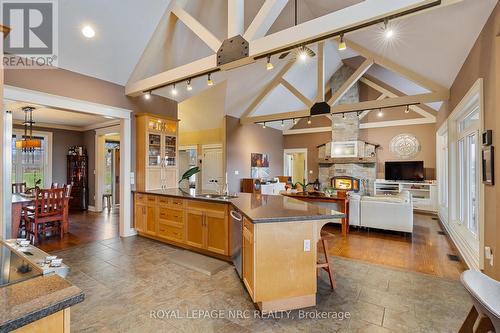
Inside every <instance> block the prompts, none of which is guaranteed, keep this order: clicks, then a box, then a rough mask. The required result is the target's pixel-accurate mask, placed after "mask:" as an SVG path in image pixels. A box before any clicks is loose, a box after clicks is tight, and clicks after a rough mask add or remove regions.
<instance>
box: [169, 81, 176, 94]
mask: <svg viewBox="0 0 500 333" xmlns="http://www.w3.org/2000/svg"><path fill="white" fill-rule="evenodd" d="M170 92H171V93H172V95H173V96H175V95H177V89H176V88H175V83H174V84H173V85H172V90H171V91H170Z"/></svg>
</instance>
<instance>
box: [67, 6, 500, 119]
mask: <svg viewBox="0 0 500 333" xmlns="http://www.w3.org/2000/svg"><path fill="white" fill-rule="evenodd" d="M183 2H185V3H186V5H185V7H184V8H185V10H186V11H187V12H188V13H189V14H190V15H192V16H193V17H194V18H195V19H197V20H198V21H199V22H200V23H201V24H203V25H204V26H205V27H206V28H207V29H209V30H210V31H211V32H212V33H213V34H214V35H215V36H216V37H217V38H219V39H220V40H223V39H225V36H226V31H227V23H226V22H227V0H183ZM359 2H362V0H339V1H331V0H299V1H298V3H299V5H298V13H299V23H300V22H305V21H309V20H311V19H314V18H317V17H320V16H322V15H325V14H328V13H331V12H333V11H336V10H339V9H342V8H344V7H347V6H351V5H354V4H356V3H359ZM263 3H264V0H245V28H246V27H248V26H249V25H250V22H251V21H252V19H253V17H254V16H255V15H256V13H257V12H258V11H259V9H260V7H261V6H262V4H263ZM496 3H497V0H481V1H477V0H463V1H460V2H457V3H456V4H453V5H449V6H445V7H442V8H438V9H435V10H429V11H426V12H423V13H419V14H416V15H412V16H408V17H405V18H403V19H400V20H398V21H395V22H394V24H395V26H396V28H397V34H398V35H397V38H396V39H395V42H393V43H390V44H387V43H384V42H383V41H382V39H381V37H380V36H381V33H380V27H370V28H367V29H364V30H360V31H357V32H353V33H350V34H349V36H348V38H349V39H351V40H353V41H355V42H356V43H358V44H360V45H362V46H364V47H365V48H367V49H368V50H370V51H372V52H375V53H378V54H380V55H383V56H384V57H386V58H388V59H390V60H392V61H394V62H396V63H397V64H399V65H402V66H405V67H407V68H409V69H411V70H413V71H415V72H417V73H419V74H421V75H423V76H425V77H427V78H428V79H431V80H434V81H435V82H437V83H439V84H441V85H443V86H445V87H450V86H451V84H452V82H453V81H454V79H455V77H456V75H457V73H458V71H459V70H460V67H461V66H462V64H463V62H464V61H465V58H466V56H467V54H468V53H469V51H470V49H471V47H472V45H473V43H474V41H475V40H476V38H477V36H478V35H479V32H480V31H481V29H482V27H483V26H484V24H485V22H486V20H487V18H488V16H489V15H490V13H491V11H492V9H493V8H494V6H495V4H496ZM170 5H171V1H170V0H147V1H135V0H107V1H105V2H102V1H100V0H86V1H78V0H65V1H62V2H61V6H60V29H61V33H60V34H59V35H60V38H61V42H60V66H61V67H63V68H65V69H69V70H72V71H76V72H79V73H83V74H86V75H90V76H94V77H98V78H101V79H104V80H108V81H112V82H115V83H118V84H122V85H123V84H125V83H126V82H127V81H128V80H129V78H131V80H135V79H142V78H144V77H147V76H150V75H154V74H157V73H159V72H161V71H164V70H166V69H170V68H174V67H176V66H179V65H183V64H186V63H189V62H191V61H193V60H197V59H200V58H202V57H205V56H207V55H210V54H211V52H212V51H211V50H210V49H209V48H208V47H207V46H206V44H204V43H203V42H202V41H201V40H200V39H199V38H198V37H197V36H196V35H195V34H194V33H193V32H192V31H190V30H189V29H188V28H187V27H186V26H185V25H184V24H183V23H182V22H181V21H180V20H169V19H168V17H167V16H166V15H164V13H165V11H166V10H167V9H168V7H169V6H170ZM162 22H163V24H164V25H162ZM85 23H90V24H92V25H93V26H94V27H95V29H96V32H97V34H96V38H94V39H92V40H86V39H84V38H83V37H82V36H81V34H80V28H81V26H82V25H83V24H85ZM292 25H293V1H289V3H288V4H287V5H286V6H285V8H284V9H283V11H282V12H281V14H280V15H279V16H278V18H277V20H276V21H275V23H274V24H273V25H272V26H271V28H270V30H269V32H268V34H271V33H273V32H277V31H280V30H283V29H286V28H288V27H290V26H292ZM165 27H167V28H168V29H165ZM155 30H157V32H156V33H155ZM158 30H160V32H161V33H158ZM154 36H156V37H154ZM155 38H156V39H157V40H156V41H155V40H154V39H155ZM154 43H160V44H161V46H162V47H161V52H158V53H154V54H149V55H148V54H147V53H148V48H150V47H151V44H154ZM143 52H144V54H145V55H147V56H148V57H149V58H147V60H148V61H147V66H144V65H142V66H138V67H141V68H136V64H138V63H139V62H140V61H139V60H140V59H141V55H143ZM357 55H358V54H357V53H356V52H352V51H350V50H347V51H343V52H339V51H337V50H336V45H335V44H334V43H333V42H327V43H326V50H325V58H326V75H325V78H326V79H327V78H329V77H330V76H331V75H332V74H333V73H334V72H335V70H336V69H338V67H339V66H340V65H341V63H342V60H345V59H348V58H351V57H353V56H357ZM315 62H316V59H315V58H313V59H312V60H311V61H310V63H308V64H306V65H299V64H296V65H294V67H293V68H292V69H291V70H290V71H289V72H288V73H287V74H286V79H287V80H288V81H289V82H290V83H292V84H293V85H294V86H295V87H296V88H297V89H298V90H299V91H300V92H301V93H302V94H303V95H305V96H306V97H308V98H313V97H314V96H315V95H316V70H315ZM273 63H274V65H275V69H274V70H273V71H266V70H265V59H264V60H261V61H257V62H256V63H254V64H251V65H248V66H245V67H241V68H237V69H234V70H231V71H225V72H218V73H216V74H214V75H213V79H214V81H215V82H216V83H221V82H223V81H224V82H225V87H226V91H225V95H226V96H225V106H224V110H221V112H222V113H223V114H229V115H233V116H237V117H239V116H240V115H241V114H242V113H243V112H244V110H245V109H246V108H247V107H248V106H249V105H250V103H251V102H252V100H253V99H254V98H255V97H256V96H257V95H258V94H259V92H260V91H261V90H262V89H263V87H265V85H266V84H268V83H269V82H270V81H271V80H272V79H273V77H274V75H275V74H276V73H277V72H278V71H279V70H280V68H281V67H283V66H284V64H285V62H284V61H279V60H277V59H273ZM134 68H135V70H134ZM367 74H369V75H371V76H373V77H375V78H377V79H379V80H380V81H383V82H385V83H387V84H389V85H391V86H393V87H395V88H396V89H397V90H399V91H401V92H403V93H405V94H415V93H419V92H421V91H423V90H424V89H423V88H422V87H420V86H418V85H416V84H415V83H412V82H410V81H408V80H407V79H405V78H403V77H402V76H400V75H398V74H397V73H393V72H390V71H387V70H385V69H383V68H382V67H380V66H372V67H371V69H370V70H369V71H368V73H367ZM219 88H220V87H219ZM208 89H209V88H208V87H207V85H206V79H204V78H203V79H202V78H200V79H196V80H193V90H192V91H190V92H188V91H186V90H185V87H184V85H183V84H181V85H179V87H178V91H179V94H178V95H177V96H175V99H176V100H178V101H179V102H182V101H184V100H187V99H189V98H190V97H193V96H195V95H198V94H200V93H202V92H203V96H204V97H205V98H211V97H210V91H209V90H208ZM212 89H213V91H214V93H217V94H220V91H218V90H217V89H215V88H212ZM219 90H220V89H219ZM154 93H155V94H159V95H163V96H166V97H169V98H174V97H173V96H172V95H171V93H170V89H169V88H164V89H159V90H156V91H155V92H154ZM439 105H440V104H439V103H433V104H430V106H432V107H433V108H435V109H438V108H439ZM303 107H304V105H303V103H302V102H301V101H300V100H298V99H297V98H296V97H295V96H293V95H291V93H290V92H289V91H288V90H286V89H284V88H283V87H282V86H278V87H277V88H276V89H275V91H273V92H272V93H270V94H269V96H267V97H266V98H265V100H264V101H263V102H262V103H261V105H260V106H259V107H258V109H257V110H256V111H255V114H258V115H261V114H268V113H276V112H282V111H283V112H284V111H288V110H295V109H300V108H303Z"/></svg>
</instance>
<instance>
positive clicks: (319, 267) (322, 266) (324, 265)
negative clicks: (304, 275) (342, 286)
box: [316, 237, 337, 289]
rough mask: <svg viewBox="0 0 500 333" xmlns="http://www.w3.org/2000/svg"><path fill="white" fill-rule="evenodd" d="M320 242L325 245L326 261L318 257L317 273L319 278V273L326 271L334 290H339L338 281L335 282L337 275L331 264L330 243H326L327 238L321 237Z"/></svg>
mask: <svg viewBox="0 0 500 333" xmlns="http://www.w3.org/2000/svg"><path fill="white" fill-rule="evenodd" d="M320 242H321V244H322V245H323V255H324V257H325V259H324V261H320V260H319V256H318V261H317V263H316V272H317V274H318V276H319V273H320V272H321V270H322V269H324V270H325V271H326V272H327V273H328V279H329V280H330V286H331V287H332V289H335V288H337V281H336V280H335V275H334V273H333V268H332V264H331V262H330V259H329V257H328V242H327V241H326V238H325V237H321V240H320Z"/></svg>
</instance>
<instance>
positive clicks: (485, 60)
mask: <svg viewBox="0 0 500 333" xmlns="http://www.w3.org/2000/svg"><path fill="white" fill-rule="evenodd" d="M479 78H483V80H484V81H483V83H484V107H485V109H484V125H485V129H491V130H493V144H494V145H496V147H497V149H498V148H499V147H500V135H499V133H500V116H497V115H498V113H500V93H499V91H500V90H499V89H500V4H497V6H496V7H495V9H494V10H493V13H492V14H491V16H490V18H489V19H488V21H487V23H486V25H485V26H484V28H483V30H482V32H481V34H480V35H479V37H478V39H477V40H476V43H475V44H474V46H473V48H472V50H471V52H470V53H469V55H468V57H467V59H466V60H465V62H464V64H463V66H462V68H461V70H460V72H459V73H458V75H457V77H456V79H455V81H454V83H453V85H452V87H451V89H450V100H449V103H447V105H445V106H444V107H443V109H442V111H441V112H439V113H438V124H437V126H438V127H439V126H440V125H441V124H442V123H443V121H444V120H445V119H446V118H447V117H448V116H449V114H450V113H451V112H452V111H453V110H454V108H455V107H456V106H457V104H458V103H459V102H460V100H461V99H462V98H463V97H464V95H465V94H466V93H467V91H468V90H469V89H470V88H471V87H472V85H473V84H474V82H476V80H477V79H479ZM495 160H496V161H497V162H496V163H495V164H496V165H495V174H496V175H500V162H499V161H500V159H499V158H498V154H497V158H495ZM498 182H499V180H498V177H497V181H496V183H497V184H498ZM499 198H500V186H498V185H495V186H485V230H484V235H485V246H490V247H491V248H492V250H493V254H494V257H495V261H494V266H490V265H489V263H485V269H484V271H485V273H486V274H488V275H490V276H491V277H494V278H496V279H497V280H500V253H499V251H500V216H499V214H498V212H497V205H498V201H499Z"/></svg>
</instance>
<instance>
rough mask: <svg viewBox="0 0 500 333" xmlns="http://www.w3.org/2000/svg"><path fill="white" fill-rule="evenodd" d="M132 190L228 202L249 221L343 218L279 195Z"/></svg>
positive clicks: (334, 213) (318, 207)
mask: <svg viewBox="0 0 500 333" xmlns="http://www.w3.org/2000/svg"><path fill="white" fill-rule="evenodd" d="M135 192H137V193H145V194H155V195H164V196H170V197H182V198H184V199H194V200H203V201H215V202H223V203H227V204H231V205H232V206H234V208H236V209H237V210H239V211H240V212H241V213H243V215H245V216H246V217H248V219H250V220H251V221H252V222H253V223H265V222H287V221H306V220H326V219H339V218H343V217H345V215H344V214H343V213H340V212H338V211H335V210H330V209H327V208H324V207H320V206H317V205H314V204H311V203H307V202H305V201H301V200H298V199H294V198H290V197H286V196H282V195H264V194H251V193H238V194H236V195H237V198H230V199H220V198H206V197H203V196H201V195H202V194H200V193H196V192H195V191H189V192H187V191H183V190H180V189H168V190H149V191H135Z"/></svg>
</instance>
